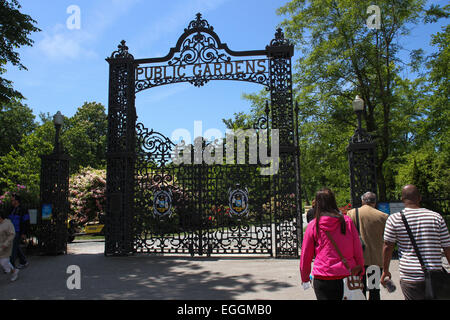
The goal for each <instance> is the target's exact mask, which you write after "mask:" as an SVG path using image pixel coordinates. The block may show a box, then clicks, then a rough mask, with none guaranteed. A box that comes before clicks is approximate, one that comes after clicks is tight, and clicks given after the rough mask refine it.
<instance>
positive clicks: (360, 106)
mask: <svg viewBox="0 0 450 320" xmlns="http://www.w3.org/2000/svg"><path fill="white" fill-rule="evenodd" d="M363 110H364V100H363V99H361V98H360V97H359V96H358V95H357V96H356V98H355V100H353V111H355V112H356V115H357V116H358V129H359V130H361V115H362V112H363Z"/></svg>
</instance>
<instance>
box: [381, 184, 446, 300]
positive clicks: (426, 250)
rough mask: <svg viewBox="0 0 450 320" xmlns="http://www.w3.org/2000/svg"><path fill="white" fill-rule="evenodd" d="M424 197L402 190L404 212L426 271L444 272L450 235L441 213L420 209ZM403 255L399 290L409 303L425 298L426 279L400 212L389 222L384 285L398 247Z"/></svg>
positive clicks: (412, 188) (414, 190)
mask: <svg viewBox="0 0 450 320" xmlns="http://www.w3.org/2000/svg"><path fill="white" fill-rule="evenodd" d="M421 200H422V197H421V195H420V193H419V190H418V189H417V188H416V187H415V186H414V185H406V186H404V187H403V189H402V201H403V203H404V204H405V210H403V213H404V215H405V217H406V220H407V221H408V225H409V226H410V228H411V231H412V234H413V236H414V238H415V240H416V242H417V246H418V248H419V251H420V254H421V255H422V257H423V260H424V263H425V267H426V269H427V270H440V269H442V249H443V250H444V254H445V256H446V258H447V261H449V262H450V235H449V232H448V228H447V225H446V224H445V221H444V219H443V218H442V216H441V215H440V214H439V213H436V212H433V211H431V210H428V209H425V208H421V207H420V201H421ZM396 243H397V244H398V249H399V252H400V253H401V257H400V261H399V271H400V287H401V288H402V291H403V295H404V296H405V299H406V300H424V299H425V277H424V273H423V271H422V267H421V264H420V261H419V259H418V258H417V255H416V252H415V250H414V246H413V244H412V242H411V240H410V238H409V236H408V232H407V231H406V227H405V225H404V223H403V220H402V217H401V213H400V212H397V213H394V214H391V215H390V216H389V218H388V219H387V221H386V228H385V230H384V247H383V269H384V270H383V274H382V275H381V281H380V282H381V284H382V285H385V279H386V278H391V273H390V272H389V264H390V261H391V258H392V252H393V250H394V246H395V244H396Z"/></svg>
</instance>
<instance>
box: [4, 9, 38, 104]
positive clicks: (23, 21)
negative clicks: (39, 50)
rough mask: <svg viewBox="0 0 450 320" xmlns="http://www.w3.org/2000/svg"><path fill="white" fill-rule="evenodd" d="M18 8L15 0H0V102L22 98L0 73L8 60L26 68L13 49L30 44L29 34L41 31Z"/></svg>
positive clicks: (21, 67)
mask: <svg viewBox="0 0 450 320" xmlns="http://www.w3.org/2000/svg"><path fill="white" fill-rule="evenodd" d="M20 8H21V6H20V4H19V2H18V1H17V0H0V21H1V22H0V104H5V103H8V102H9V101H10V100H11V99H12V98H19V99H22V98H23V96H22V94H21V93H20V92H18V91H17V90H14V89H13V87H12V82H11V81H10V80H7V79H5V78H3V77H1V75H2V74H3V73H5V72H6V69H5V66H6V64H7V63H8V62H9V63H11V64H12V65H13V66H16V67H18V68H19V69H21V70H27V68H26V67H25V66H24V65H23V64H22V63H21V62H20V56H19V53H18V52H17V51H15V50H16V49H17V48H20V47H21V46H31V45H32V44H33V40H32V39H30V38H29V35H30V34H31V33H32V32H37V31H41V30H40V29H39V28H37V27H35V24H36V21H35V20H33V19H32V18H31V17H30V16H29V15H26V14H23V13H21V12H20V11H19V9H20Z"/></svg>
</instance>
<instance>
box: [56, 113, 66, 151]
mask: <svg viewBox="0 0 450 320" xmlns="http://www.w3.org/2000/svg"><path fill="white" fill-rule="evenodd" d="M63 123H64V116H63V115H62V114H61V111H58V112H57V113H56V114H55V115H54V116H53V124H54V125H55V130H56V134H55V146H54V149H53V152H54V153H56V154H59V152H60V151H61V148H60V145H59V133H60V131H61V127H62V125H63Z"/></svg>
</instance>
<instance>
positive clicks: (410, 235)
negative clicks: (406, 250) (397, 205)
mask: <svg viewBox="0 0 450 320" xmlns="http://www.w3.org/2000/svg"><path fill="white" fill-rule="evenodd" d="M400 214H401V216H402V220H403V223H404V225H405V228H406V232H408V236H409V239H410V240H411V242H412V245H413V247H414V251H415V252H416V256H417V258H419V262H420V265H421V266H422V270H423V272H426V271H427V268H426V267H425V263H424V262H423V259H422V255H421V254H420V251H419V247H418V246H417V243H416V239H414V236H413V234H412V232H411V228H410V227H409V224H408V221H407V220H406V216H405V214H404V213H403V211H401V212H400Z"/></svg>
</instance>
